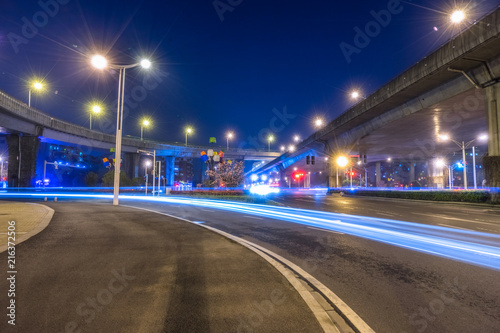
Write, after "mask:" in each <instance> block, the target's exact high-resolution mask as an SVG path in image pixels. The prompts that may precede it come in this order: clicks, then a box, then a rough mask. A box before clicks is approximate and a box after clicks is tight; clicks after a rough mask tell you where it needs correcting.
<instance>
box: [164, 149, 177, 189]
mask: <svg viewBox="0 0 500 333" xmlns="http://www.w3.org/2000/svg"><path fill="white" fill-rule="evenodd" d="M174 176H175V156H165V179H166V181H167V186H174Z"/></svg>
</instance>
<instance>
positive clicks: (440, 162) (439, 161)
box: [434, 158, 446, 168]
mask: <svg viewBox="0 0 500 333" xmlns="http://www.w3.org/2000/svg"><path fill="white" fill-rule="evenodd" d="M434 165H435V166H436V167H437V168H444V166H445V165H446V162H445V161H444V160H443V159H442V158H438V159H436V160H435V161H434Z"/></svg>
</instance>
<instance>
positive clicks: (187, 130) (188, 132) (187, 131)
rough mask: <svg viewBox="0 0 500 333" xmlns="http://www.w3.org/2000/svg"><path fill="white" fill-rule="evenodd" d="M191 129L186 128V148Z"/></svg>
mask: <svg viewBox="0 0 500 333" xmlns="http://www.w3.org/2000/svg"><path fill="white" fill-rule="evenodd" d="M192 133H193V129H192V128H191V127H186V147H187V145H188V134H192Z"/></svg>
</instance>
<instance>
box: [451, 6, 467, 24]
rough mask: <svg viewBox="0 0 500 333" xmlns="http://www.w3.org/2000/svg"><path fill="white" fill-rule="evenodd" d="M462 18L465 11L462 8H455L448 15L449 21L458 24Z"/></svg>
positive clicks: (463, 18)
mask: <svg viewBox="0 0 500 333" xmlns="http://www.w3.org/2000/svg"><path fill="white" fill-rule="evenodd" d="M463 20H465V12H464V11H463V10H459V9H457V10H455V11H454V12H453V13H451V15H450V21H451V23H453V24H460V23H462V22H463Z"/></svg>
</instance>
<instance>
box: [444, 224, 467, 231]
mask: <svg viewBox="0 0 500 333" xmlns="http://www.w3.org/2000/svg"><path fill="white" fill-rule="evenodd" d="M439 225H440V226H443V227H448V228H454V229H462V230H467V231H474V230H472V229H466V228H460V227H455V226H454V225H449V224H443V223H439Z"/></svg>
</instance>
